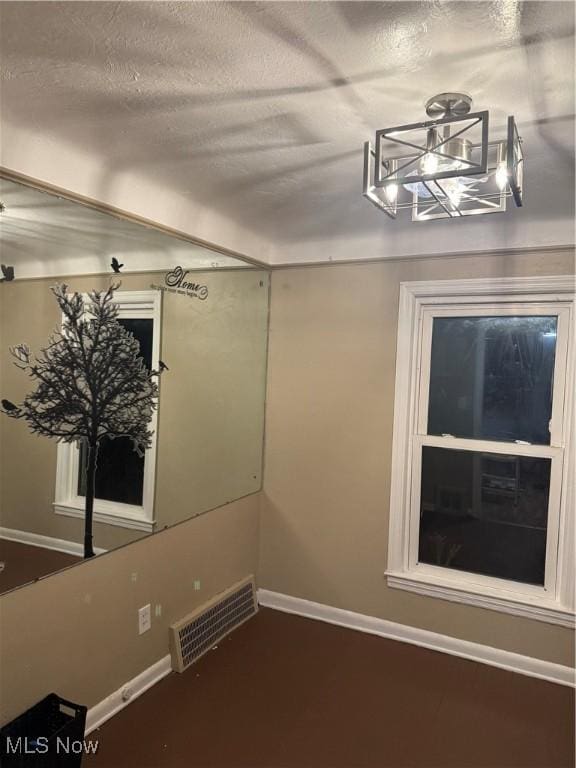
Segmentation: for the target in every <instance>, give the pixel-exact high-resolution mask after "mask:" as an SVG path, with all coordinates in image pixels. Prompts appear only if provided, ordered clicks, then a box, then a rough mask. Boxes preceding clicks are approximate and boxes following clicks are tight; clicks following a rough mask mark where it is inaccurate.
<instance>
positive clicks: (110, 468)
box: [78, 319, 153, 506]
mask: <svg viewBox="0 0 576 768" xmlns="http://www.w3.org/2000/svg"><path fill="white" fill-rule="evenodd" d="M119 323H120V324H121V325H123V326H124V327H125V328H126V329H127V330H128V331H130V332H131V333H132V334H133V335H134V336H135V338H136V339H137V340H138V341H139V342H140V354H141V355H142V358H143V359H144V362H145V363H146V366H147V367H148V368H151V367H152V334H153V321H152V320H150V319H142V320H140V319H136V320H125V319H121V320H119ZM87 458H88V456H87V451H86V449H85V447H84V446H80V462H79V472H78V495H79V496H84V495H85V493H86V478H85V468H86V460H87ZM143 490H144V457H143V456H138V454H137V453H136V452H135V451H134V450H133V448H132V441H131V440H130V439H129V438H127V437H119V438H116V440H108V439H104V440H102V441H101V442H100V447H99V449H98V466H97V468H96V498H97V499H106V500H107V501H118V502H121V503H122V504H136V505H138V506H140V505H141V504H142V500H143Z"/></svg>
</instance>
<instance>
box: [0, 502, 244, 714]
mask: <svg viewBox="0 0 576 768" xmlns="http://www.w3.org/2000/svg"><path fill="white" fill-rule="evenodd" d="M257 557H258V494H255V495H252V496H249V497H247V498H245V499H241V500H240V501H236V502H233V503H232V504H229V505H227V506H224V507H221V508H220V509H217V510H214V511H212V512H211V513H210V514H207V515H202V516H200V517H196V518H194V519H193V520H189V521H187V522H185V523H182V524H180V525H178V526H175V527H173V528H171V529H170V530H168V531H164V532H162V533H159V534H157V535H156V536H150V537H148V538H146V539H144V540H143V541H139V542H136V543H135V544H133V545H131V546H129V547H124V548H122V549H118V550H116V552H110V553H108V554H106V555H102V556H101V557H98V558H95V559H94V560H92V561H90V562H86V563H83V564H82V565H80V566H76V567H73V568H70V569H68V570H66V571H61V572H60V573H58V574H55V575H53V576H50V577H49V578H47V579H44V580H42V581H40V582H38V583H37V584H33V585H30V586H27V587H22V588H21V589H17V590H15V591H13V592H9V593H7V594H5V595H3V596H1V597H0V621H1V624H2V634H1V642H0V690H1V696H0V721H1V722H2V723H4V722H6V721H9V720H11V719H12V718H13V717H15V716H16V715H18V714H19V713H20V712H22V711H24V710H25V709H26V708H28V707H29V706H31V705H32V704H33V703H35V702H36V701H37V700H38V699H40V698H41V697H43V696H45V695H46V694H47V693H50V692H51V691H56V692H57V693H58V694H60V695H61V696H64V697H65V698H69V699H71V700H72V701H75V702H78V703H82V704H86V705H87V706H89V707H90V706H93V705H94V704H96V703H97V702H99V701H101V700H102V699H103V698H105V697H106V696H107V695H109V694H110V693H112V692H113V691H115V690H117V689H118V688H119V687H120V686H121V685H122V684H123V683H125V682H126V681H127V680H130V679H131V678H132V677H134V676H135V675H137V674H138V673H140V672H142V670H144V669H146V668H147V667H149V666H150V665H151V664H153V663H154V662H155V661H157V660H158V659H160V658H162V657H163V656H165V655H166V654H167V653H168V626H169V624H170V623H171V622H173V621H175V620H176V619H178V618H181V617H182V616H184V615H185V614H186V613H188V612H189V611H191V610H193V609H194V608H195V607H196V606H198V605H200V604H202V603H203V602H205V601H206V600H208V599H209V598H210V597H212V596H214V595H215V594H217V593H218V592H220V591H222V590H223V589H226V588H227V587H229V586H230V585H231V584H233V583H234V582H235V581H238V580H239V579H241V578H243V577H244V576H247V575H248V574H251V573H255V571H256V567H257ZM134 579H135V580H134ZM197 579H198V580H200V583H201V589H200V590H198V591H195V590H194V586H193V583H194V581H195V580H197ZM147 603H151V604H152V607H153V609H154V606H155V605H157V604H161V606H162V616H161V618H156V617H154V618H153V619H152V629H151V630H150V631H149V632H147V633H146V634H144V635H141V636H139V635H138V619H137V611H138V608H139V607H140V606H142V605H146V604H147Z"/></svg>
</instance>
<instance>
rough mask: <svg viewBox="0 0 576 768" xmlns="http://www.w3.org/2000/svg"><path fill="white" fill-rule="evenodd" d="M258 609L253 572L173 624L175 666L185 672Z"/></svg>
mask: <svg viewBox="0 0 576 768" xmlns="http://www.w3.org/2000/svg"><path fill="white" fill-rule="evenodd" d="M257 610H258V603H257V601H256V589H255V585H254V577H253V576H249V577H248V578H246V579H243V580H242V581H239V582H238V583H237V584H234V586H232V587H230V589H227V590H226V591H225V592H221V593H220V594H219V595H216V597H215V598H214V599H213V600H210V601H209V602H207V603H204V605H201V606H200V607H199V608H198V609H197V610H195V611H193V612H192V613H191V614H189V615H188V616H186V617H185V618H183V619H181V620H180V621H177V622H176V623H175V624H172V625H171V626H170V651H171V653H172V668H173V669H175V670H176V671H177V672H184V670H185V669H187V668H188V667H189V666H190V664H193V663H194V662H195V661H196V660H197V659H199V658H200V656H202V655H203V654H204V653H206V651H209V650H210V648H212V647H213V646H214V645H215V644H216V643H217V642H218V641H219V640H221V639H222V638H223V637H224V636H225V635H227V634H228V633H229V632H232V630H233V629H236V627H238V626H239V625H240V624H242V623H243V622H244V621H246V620H247V619H249V618H250V617H251V616H254V614H255V613H256V611H257Z"/></svg>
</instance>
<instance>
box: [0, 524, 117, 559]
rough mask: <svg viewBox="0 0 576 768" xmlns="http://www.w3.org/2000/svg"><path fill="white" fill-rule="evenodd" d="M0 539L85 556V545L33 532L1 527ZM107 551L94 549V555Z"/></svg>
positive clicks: (98, 548)
mask: <svg viewBox="0 0 576 768" xmlns="http://www.w3.org/2000/svg"><path fill="white" fill-rule="evenodd" d="M0 539H6V540H7V541H17V542H19V543H20V544H29V545H30V546H31V547H42V548H43V549H53V550H55V551H56V552H65V553H66V554H67V555H77V556H78V557H82V556H83V555H84V544H79V543H77V542H75V541H67V540H66V539H55V538H54V537H53V536H43V535H42V534H40V533H32V532H31V531H18V530H16V528H2V527H0ZM107 551H108V550H107V549H102V548H101V547H94V554H96V555H103V554H104V553H105V552H107Z"/></svg>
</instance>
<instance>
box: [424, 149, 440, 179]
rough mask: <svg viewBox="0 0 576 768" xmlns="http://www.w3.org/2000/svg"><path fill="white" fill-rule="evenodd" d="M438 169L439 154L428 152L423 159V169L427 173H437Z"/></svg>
mask: <svg viewBox="0 0 576 768" xmlns="http://www.w3.org/2000/svg"><path fill="white" fill-rule="evenodd" d="M437 170H438V155H436V154H434V153H433V152H427V153H426V154H425V155H424V157H423V159H422V171H423V172H424V173H425V174H432V173H436V171H437Z"/></svg>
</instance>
